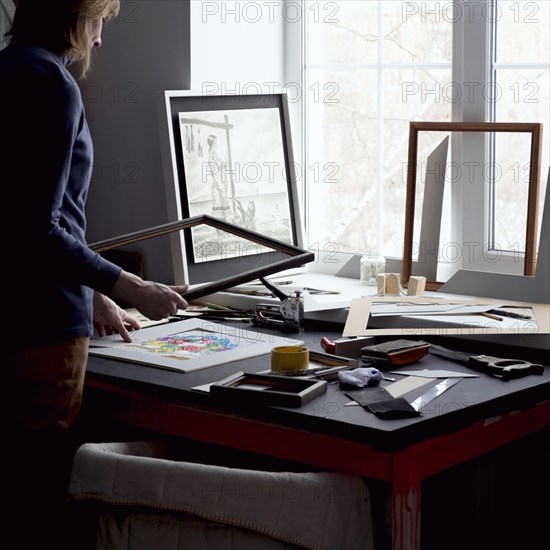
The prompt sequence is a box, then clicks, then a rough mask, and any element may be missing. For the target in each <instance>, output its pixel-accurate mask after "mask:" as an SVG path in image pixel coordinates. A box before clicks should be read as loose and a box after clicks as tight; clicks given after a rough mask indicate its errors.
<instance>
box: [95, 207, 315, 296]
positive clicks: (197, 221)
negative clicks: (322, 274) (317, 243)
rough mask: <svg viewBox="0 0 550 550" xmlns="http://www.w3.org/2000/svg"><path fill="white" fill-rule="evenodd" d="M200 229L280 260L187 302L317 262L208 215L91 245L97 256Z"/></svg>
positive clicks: (196, 291) (201, 289) (202, 289)
mask: <svg viewBox="0 0 550 550" xmlns="http://www.w3.org/2000/svg"><path fill="white" fill-rule="evenodd" d="M200 225H208V226H210V227H213V228H216V229H218V230H220V231H224V232H227V233H230V234H233V235H238V236H239V237H242V238H243V239H246V240H248V241H250V242H253V243H257V244H260V245H262V246H265V247H267V248H269V249H270V250H271V252H270V253H268V254H267V256H270V255H271V254H277V255H279V256H281V257H280V258H277V259H275V258H272V261H271V262H268V263H267V264H266V265H257V266H255V267H253V268H252V269H248V270H241V271H240V272H239V273H237V274H235V275H229V276H225V277H221V278H219V279H217V280H215V281H210V282H208V283H204V284H201V285H196V286H194V287H193V288H191V289H190V290H188V291H187V292H186V293H185V294H184V295H183V297H184V298H185V299H186V300H187V301H188V302H190V301H191V300H197V299H198V298H202V297H203V296H208V295H210V294H213V293H215V292H220V291H222V290H227V289H228V288H230V287H232V286H236V285H240V284H243V283H246V282H249V281H252V280H254V279H258V278H260V277H267V276H268V275H272V274H274V273H277V272H279V271H282V270H285V269H290V268H293V267H298V266H302V265H303V264H305V263H308V262H312V261H313V260H314V259H315V254H314V253H313V252H310V251H306V250H302V249H301V248H298V247H297V246H294V245H290V244H286V243H282V242H280V241H277V240H275V239H272V238H270V237H266V236H265V235H261V234H259V233H255V232H253V231H249V230H247V229H243V228H242V227H238V226H235V225H232V224H229V223H227V222H223V221H221V220H218V219H216V218H213V217H211V216H207V215H203V216H196V217H194V218H188V219H185V220H178V221H175V222H170V223H166V224H163V225H158V226H155V227H151V228H148V229H143V230H141V231H134V232H133V233H127V234H126V235H120V236H118V237H114V238H112V239H105V240H103V241H98V242H95V243H92V244H90V248H91V249H92V250H94V251H95V252H98V253H101V252H105V251H106V250H111V249H113V248H119V247H124V246H127V245H129V244H132V243H135V242H139V241H143V240H146V239H151V238H154V237H160V236H161V235H167V234H174V233H176V232H177V233H181V232H182V231H184V230H186V229H190V228H192V227H197V226H200Z"/></svg>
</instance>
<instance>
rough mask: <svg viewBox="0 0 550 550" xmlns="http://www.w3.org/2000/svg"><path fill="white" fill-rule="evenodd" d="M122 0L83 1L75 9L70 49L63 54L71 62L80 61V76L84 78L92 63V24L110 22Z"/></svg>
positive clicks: (68, 34) (70, 28) (67, 36)
mask: <svg viewBox="0 0 550 550" xmlns="http://www.w3.org/2000/svg"><path fill="white" fill-rule="evenodd" d="M119 10H120V0H81V1H80V2H78V3H77V4H76V5H75V6H74V8H73V14H74V15H75V16H76V17H75V18H74V19H73V18H71V19H73V24H72V25H70V27H69V28H68V29H67V32H66V39H67V43H68V48H67V49H66V50H65V51H64V52H63V54H64V55H66V56H68V57H69V58H70V59H71V61H80V63H81V70H80V76H81V77H82V78H83V77H85V76H86V74H87V73H88V71H89V70H90V66H91V63H92V48H91V43H90V42H91V39H92V34H91V33H92V22H94V21H97V20H99V19H103V20H104V21H109V20H110V19H112V18H113V17H116V16H117V15H118V12H119Z"/></svg>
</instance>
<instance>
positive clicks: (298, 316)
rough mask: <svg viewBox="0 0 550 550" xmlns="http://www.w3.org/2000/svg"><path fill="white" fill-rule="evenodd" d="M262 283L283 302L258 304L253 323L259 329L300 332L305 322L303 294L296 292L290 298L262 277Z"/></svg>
mask: <svg viewBox="0 0 550 550" xmlns="http://www.w3.org/2000/svg"><path fill="white" fill-rule="evenodd" d="M260 281H261V283H262V284H263V285H264V286H265V287H266V288H267V289H269V290H270V291H271V292H272V293H273V294H274V295H275V296H276V297H277V298H279V300H281V303H280V304H279V305H274V304H258V305H257V306H256V307H255V308H254V315H253V317H252V323H253V324H254V325H255V326H258V327H264V328H274V329H277V330H281V331H283V332H299V331H300V330H301V329H302V325H303V321H304V301H303V298H302V296H301V295H300V294H301V293H300V292H299V291H296V292H295V293H294V296H292V295H290V296H289V295H287V294H285V293H284V292H283V291H282V290H280V289H279V288H278V287H277V286H276V285H275V284H274V283H272V282H270V281H268V280H267V279H264V278H263V277H260Z"/></svg>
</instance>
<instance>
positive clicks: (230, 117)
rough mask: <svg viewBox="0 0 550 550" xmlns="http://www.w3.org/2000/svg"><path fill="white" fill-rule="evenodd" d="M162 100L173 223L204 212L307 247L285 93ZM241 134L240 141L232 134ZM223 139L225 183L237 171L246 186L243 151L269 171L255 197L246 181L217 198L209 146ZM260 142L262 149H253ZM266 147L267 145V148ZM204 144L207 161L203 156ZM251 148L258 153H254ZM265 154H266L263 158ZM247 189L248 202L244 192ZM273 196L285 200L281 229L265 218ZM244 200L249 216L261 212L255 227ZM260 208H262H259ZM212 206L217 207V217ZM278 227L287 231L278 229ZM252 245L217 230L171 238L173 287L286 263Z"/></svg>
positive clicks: (178, 94)
mask: <svg viewBox="0 0 550 550" xmlns="http://www.w3.org/2000/svg"><path fill="white" fill-rule="evenodd" d="M159 96H160V97H159V103H158V107H159V124H160V140H161V152H162V156H163V170H164V182H165V190H166V198H167V209H168V215H169V219H170V220H174V221H175V220H182V219H187V218H194V217H196V216H202V215H206V216H209V217H213V218H217V219H220V221H222V222H228V223H230V224H231V225H236V226H238V227H241V228H243V229H245V230H250V231H252V232H253V233H259V234H262V235H265V236H267V237H269V238H272V239H274V240H276V241H278V242H282V243H286V244H289V245H291V246H295V247H298V248H303V232H302V224H301V219H300V211H299V196H298V189H297V181H296V175H295V173H296V170H295V163H294V159H293V154H292V140H291V132H290V124H289V111H288V99H287V96H286V94H284V93H282V92H281V93H269V94H257V95H203V94H200V93H197V92H193V91H188V90H175V91H174V90H169V91H164V92H162V93H161V94H159ZM233 122H235V124H233ZM184 128H185V130H186V131H188V130H189V129H190V130H191V135H192V136H193V141H192V143H189V142H188V137H189V136H188V135H187V134H186V133H184ZM252 128H253V129H252ZM228 134H229V137H227V135H228ZM237 135H238V136H241V137H240V138H237V137H231V136H237ZM243 136H246V137H243ZM266 136H268V137H266ZM199 138H200V140H199ZM224 140H225V143H226V145H224V150H225V153H229V154H228V155H223V156H224V157H228V159H229V160H226V161H224V162H223V165H225V166H226V167H227V168H226V170H225V174H226V175H227V179H230V178H231V177H234V176H235V174H237V176H236V177H239V175H240V182H241V183H242V181H243V180H244V179H245V178H244V176H243V170H244V168H243V167H244V166H245V161H246V159H244V158H243V159H241V160H242V162H241V163H240V164H239V158H240V157H239V155H244V154H245V152H246V155H251V156H248V157H247V158H254V159H256V160H255V161H254V162H252V163H249V167H250V164H253V165H254V166H253V169H257V168H258V167H260V169H261V168H262V167H264V168H265V170H264V171H263V172H262V174H261V176H262V181H261V183H258V184H257V185H255V187H254V192H255V193H256V194H255V195H252V192H253V190H252V185H251V184H250V181H248V180H247V181H246V185H244V184H242V185H241V186H240V187H239V188H238V189H237V190H236V186H235V185H233V186H232V187H231V186H229V185H228V181H227V179H226V180H225V184H227V185H226V188H225V190H224V196H225V199H224V201H225V202H224V201H221V202H220V201H216V196H215V194H214V188H215V185H214V183H213V177H212V178H210V176H212V174H213V173H219V174H221V170H220V172H217V171H216V169H215V166H216V165H215V164H214V163H213V162H212V160H211V159H212V157H207V156H206V148H209V147H211V145H212V143H218V142H224ZM262 140H263V141H262ZM257 142H259V143H260V145H255V144H256V143H257ZM262 144H264V145H265V146H264V148H263V149H262ZM199 146H200V148H201V150H202V155H203V156H202V160H201V159H199V158H198V155H199ZM254 147H256V148H255V149H254ZM270 147H271V148H270ZM249 149H252V150H253V152H251V153H250V152H249ZM263 150H269V151H268V152H266V156H265V157H263V152H262V151H263ZM273 151H275V152H273ZM209 152H210V149H209ZM270 155H275V158H276V159H277V160H276V161H272V160H270V159H272V158H273V157H272V156H270ZM195 157H197V158H196V159H195ZM232 173H233V176H232ZM257 173H258V172H257V170H256V172H255V174H257ZM255 177H257V176H255ZM272 177H273V178H276V180H277V183H276V185H275V184H274V185H266V178H267V182H268V183H271V179H270V178H272ZM283 180H284V182H283ZM253 183H254V182H253ZM283 183H284V185H283ZM247 186H248V187H247ZM229 187H231V189H232V190H231V192H229V191H228V188H229ZM274 189H275V191H274ZM260 190H261V192H260ZM246 192H247V193H248V195H247V196H246V197H247V198H245V196H244V194H243V193H246ZM273 194H275V195H277V196H278V198H280V201H279V203H277V204H278V205H279V207H280V212H282V214H281V218H280V222H281V223H280V224H279V225H277V223H278V222H277V221H276V220H275V221H274V222H273V224H272V226H271V227H269V224H268V222H267V220H269V219H270V216H268V215H266V214H265V211H266V210H267V208H272V207H273V204H275V203H274V202H273V201H272V200H270V199H271V198H272V196H273ZM244 203H247V204H248V207H247V210H246V211H247V212H248V211H249V209H250V208H249V207H250V205H251V204H254V207H255V208H256V209H257V210H261V211H262V212H263V213H262V214H260V213H259V212H257V213H256V216H255V220H256V223H255V224H254V223H251V217H250V216H249V217H248V218H247V217H246V215H245V214H244V206H243V204H244ZM256 203H260V207H259V206H258V205H257V204H256ZM220 204H221V206H220ZM215 208H218V210H216V212H215V213H216V215H213V213H214V210H215ZM201 209H202V210H203V211H201ZM221 212H224V213H223V214H222V213H221ZM229 212H231V213H232V215H231V216H230V215H229V214H228V213H229ZM218 214H219V215H218ZM232 216H235V217H232ZM283 226H284V227H283ZM280 227H283V229H282V230H281V231H280V232H279V229H280ZM271 229H272V231H271ZM199 232H200V233H199ZM250 242H251V241H250V240H249V241H248V242H246V243H245V242H244V241H241V240H236V239H235V238H234V237H230V238H228V237H227V236H226V235H222V234H220V233H219V232H218V231H217V230H212V229H211V226H210V227H208V226H203V227H202V228H195V229H193V230H187V231H185V232H183V233H181V232H179V233H174V234H173V235H172V237H171V246H172V259H173V265H174V280H175V282H176V283H178V284H179V283H188V284H191V285H195V284H199V283H207V282H210V281H212V280H217V279H222V278H224V277H227V276H233V275H235V276H236V275H238V274H239V273H242V272H243V271H246V269H247V268H248V267H254V268H261V267H267V266H268V265H270V264H271V263H273V262H274V261H275V262H277V261H280V260H283V259H284V254H283V253H282V252H281V251H278V250H268V249H267V248H264V247H263V246H262V245H258V243H257V241H252V242H253V243H254V244H250Z"/></svg>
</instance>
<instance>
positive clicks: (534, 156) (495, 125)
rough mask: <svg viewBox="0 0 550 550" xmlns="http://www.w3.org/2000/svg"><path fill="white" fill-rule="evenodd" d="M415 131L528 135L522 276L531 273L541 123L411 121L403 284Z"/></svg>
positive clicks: (408, 259) (409, 243) (409, 246)
mask: <svg viewBox="0 0 550 550" xmlns="http://www.w3.org/2000/svg"><path fill="white" fill-rule="evenodd" d="M419 132H486V133H491V132H502V133H517V132H523V133H530V134H531V153H530V167H529V189H528V203H527V224H526V231H525V260H524V270H523V274H524V275H526V276H533V275H534V274H535V269H536V249H537V226H538V209H537V208H538V201H539V188H540V163H541V153H542V152H541V146H542V124H539V123H515V122H411V123H410V127H409V150H408V164H407V199H406V206H405V235H404V239H403V265H402V272H401V278H402V284H403V286H407V285H408V282H409V278H410V276H411V273H412V256H413V231H414V212H415V198H416V175H417V166H418V159H417V156H418V134H419ZM443 284H444V283H442V282H438V281H428V282H427V284H426V289H427V290H438V289H439V288H440V287H441V286H442V285H443Z"/></svg>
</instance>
